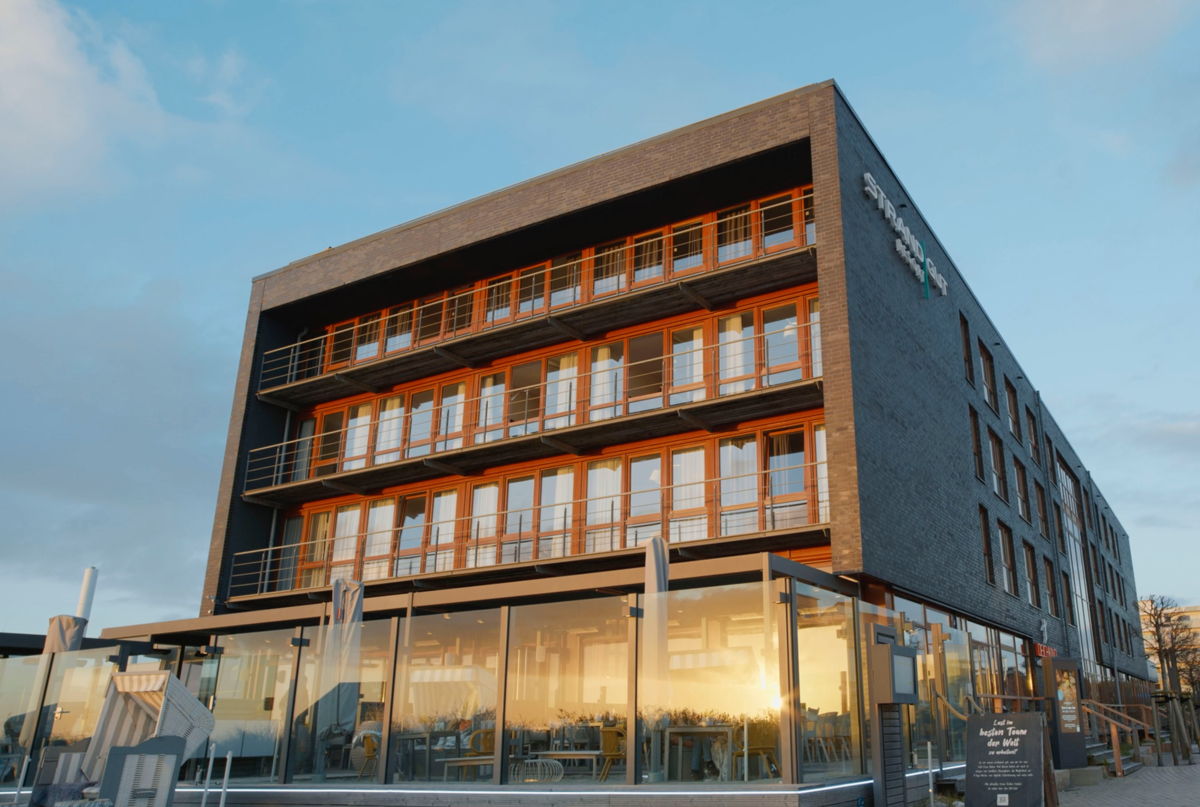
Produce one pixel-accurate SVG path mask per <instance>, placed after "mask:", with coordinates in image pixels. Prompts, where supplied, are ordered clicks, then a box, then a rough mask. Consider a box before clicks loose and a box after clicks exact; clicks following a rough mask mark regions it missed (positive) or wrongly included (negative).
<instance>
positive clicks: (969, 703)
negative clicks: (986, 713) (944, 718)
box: [933, 690, 983, 720]
mask: <svg viewBox="0 0 1200 807" xmlns="http://www.w3.org/2000/svg"><path fill="white" fill-rule="evenodd" d="M933 695H934V697H935V698H936V699H937V700H938V701H940V702H941V704H942V705H943V706H945V707H946V708H947V709H949V710H950V714H952V715H954V716H955V717H957V718H958V719H959V720H969V719H970V716H969V715H967V714H963V713H962V712H960V711H958V709H957V708H955V706H954V704H953V703H951V702H950V699H949V698H947V697H946V696H945V695H943V694H942V693H941V692H938V691H936V690H935V691H934V693H933ZM963 700H965V701H966V702H967V711H968V712H970V711H971V708H972V707H974V708H975V709H976V710H978V711H979V712H980V713H982V711H983V710H982V709H979V705H978V704H976V703H975V701H974V700H973V699H972V698H971V696H970V695H964V696H963Z"/></svg>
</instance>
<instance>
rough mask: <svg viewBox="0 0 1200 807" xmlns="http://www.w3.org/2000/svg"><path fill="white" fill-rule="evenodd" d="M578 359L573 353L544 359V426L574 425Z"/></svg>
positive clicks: (550, 427)
mask: <svg viewBox="0 0 1200 807" xmlns="http://www.w3.org/2000/svg"><path fill="white" fill-rule="evenodd" d="M578 360H579V357H578V355H577V354H575V353H568V354H566V355H565V356H555V357H554V358H551V359H547V360H546V428H547V429H561V428H564V427H566V426H574V425H575V398H576V389H577V385H578V381H579V379H578V363H579V362H578Z"/></svg>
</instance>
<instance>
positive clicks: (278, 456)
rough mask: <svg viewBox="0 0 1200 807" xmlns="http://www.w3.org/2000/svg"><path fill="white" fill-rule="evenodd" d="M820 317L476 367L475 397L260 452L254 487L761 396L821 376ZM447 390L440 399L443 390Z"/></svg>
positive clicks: (249, 469)
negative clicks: (549, 362) (579, 361)
mask: <svg viewBox="0 0 1200 807" xmlns="http://www.w3.org/2000/svg"><path fill="white" fill-rule="evenodd" d="M818 327H819V325H818V323H815V322H814V323H793V324H789V325H787V326H785V327H783V328H780V329H777V330H769V331H766V332H764V333H761V334H755V335H753V336H749V337H738V338H735V339H728V340H723V341H720V342H718V344H715V345H708V346H705V347H701V348H696V349H693V350H688V351H680V352H675V353H672V354H670V355H664V356H659V357H655V358H652V359H647V360H644V361H638V362H629V363H616V362H613V361H609V362H607V363H606V365H605V366H604V368H603V369H594V370H590V371H588V372H583V373H577V374H575V373H573V374H571V375H565V374H559V375H558V377H556V378H553V379H549V378H548V379H546V380H543V381H541V382H539V383H537V384H533V385H529V386H525V387H518V388H507V387H505V386H502V385H501V386H485V385H484V384H483V383H482V379H483V378H484V377H495V374H496V373H497V371H495V370H493V371H489V372H481V373H476V374H474V375H473V376H468V377H464V381H466V380H467V379H470V384H469V385H465V386H464V388H463V389H464V390H465V389H467V388H470V389H471V390H472V391H473V392H474V394H473V395H471V396H468V395H466V394H465V392H464V393H462V394H458V393H457V392H455V393H454V394H447V392H446V390H447V389H448V388H449V389H452V390H453V389H456V388H457V384H458V382H456V381H442V382H441V383H440V384H439V386H440V388H441V389H440V390H432V389H429V388H426V389H425V392H427V393H428V394H429V396H430V397H429V398H428V399H427V401H428V403H427V404H425V405H423V407H421V408H416V409H414V408H413V407H407V408H405V407H395V408H391V409H388V410H386V411H381V410H382V407H379V406H377V407H376V409H375V411H374V412H373V415H372V417H371V418H370V419H367V418H357V419H348V422H349V424H350V425H348V426H346V427H345V428H341V429H337V430H332V431H324V432H318V433H314V434H311V435H308V436H304V437H300V438H296V439H292V440H286V441H284V442H281V443H276V444H273V445H268V446H262V447H259V448H255V449H252V450H251V451H250V453H249V456H248V457H247V461H246V477H245V489H246V490H247V491H252V490H262V489H265V488H270V487H275V486H279V485H286V484H290V483H296V482H303V481H306V480H309V479H313V478H317V477H321V476H327V475H332V474H338V473H345V472H352V471H355V470H362V469H365V468H371V467H379V466H383V465H390V464H394V463H399V462H404V461H408V460H415V459H419V458H424V457H432V456H436V455H438V454H443V453H446V452H451V451H458V450H461V449H464V448H469V447H472V446H480V445H484V444H487V443H494V442H497V441H504V440H515V439H520V438H527V437H530V436H532V435H540V434H544V433H547V432H553V431H555V430H559V429H565V428H569V427H574V426H580V425H584V424H600V423H604V422H607V421H612V420H613V419H615V418H621V417H627V416H634V415H639V414H644V413H648V412H653V411H657V410H669V409H672V408H677V407H681V406H684V405H688V404H695V403H697V402H702V401H714V400H716V399H718V398H724V397H730V396H735V395H742V394H747V393H754V392H756V391H760V390H763V389H767V388H770V387H774V386H779V385H782V384H788V383H794V382H798V381H803V380H812V379H814V378H817V377H819V376H820V373H821V367H822V361H821V348H820V337H819V331H818V330H817V329H818ZM439 393H440V394H441V398H440V400H435V399H434V397H433V396H434V395H435V394H439Z"/></svg>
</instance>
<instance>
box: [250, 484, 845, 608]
mask: <svg viewBox="0 0 1200 807" xmlns="http://www.w3.org/2000/svg"><path fill="white" fill-rule="evenodd" d="M497 481H499V480H497ZM476 484H490V483H487V482H484V483H476ZM406 495H407V498H409V499H412V498H414V497H422V498H423V499H424V501H425V502H426V503H430V502H431V497H430V496H429V495H428V492H424V493H410V494H406ZM456 501H457V502H458V503H459V506H460V507H461V509H463V510H466V509H467V507H468V505H469V503H470V501H471V497H470V496H466V495H460V496H457V497H456ZM429 507H430V509H429V510H428V511H427V512H426V513H425V514H424V515H422V516H421V517H420V518H405V519H403V522H404V523H403V524H402V525H400V526H395V527H389V528H387V529H382V530H376V531H373V532H357V533H354V534H351V535H336V534H328V535H324V536H322V537H321V538H320V539H318V540H310V541H303V542H298V543H289V544H285V545H281V546H273V547H270V548H267V549H255V550H249V551H244V552H238V553H235V555H234V558H233V563H232V568H231V572H230V596H231V597H240V596H249V595H254V594H264V593H273V592H275V593H277V592H287V591H294V590H300V589H310V588H319V587H322V586H327V585H330V584H331V582H332V581H333V580H334V579H337V578H339V577H340V578H351V579H360V580H383V579H389V578H401V577H411V576H413V575H420V574H431V573H435V572H448V571H454V570H463V569H480V568H485V567H490V566H496V565H500V564H511V563H522V562H528V561H546V560H552V559H561V558H567V557H571V556H579V555H592V554H597V553H604V552H614V551H619V550H622V549H631V548H635V547H638V546H641V545H642V544H644V543H645V542H646V541H648V540H649V539H650V538H652V537H655V536H661V537H664V538H665V539H666V540H667V542H668V545H675V544H682V543H691V542H697V541H706V540H712V539H718V538H731V537H736V536H739V535H747V536H749V535H753V534H755V533H769V532H777V531H786V530H798V529H801V528H807V527H813V526H816V525H821V524H826V523H828V521H829V483H828V476H827V471H826V464H825V462H812V463H805V464H800V465H787V466H783V465H781V466H777V467H771V468H768V469H767V470H761V471H754V472H751V473H745V474H735V475H728V476H721V477H717V478H714V479H700V480H695V481H687V482H682V483H679V484H675V485H671V486H665V487H652V488H646V489H642V490H634V491H619V490H612V491H607V490H606V491H603V492H602V493H601V494H599V495H593V496H590V497H588V498H582V499H569V500H568V499H564V500H556V501H546V500H541V501H538V502H535V503H534V504H531V505H530V506H527V507H523V508H520V509H509V510H500V509H498V508H496V507H491V506H489V507H486V508H485V509H483V510H482V511H479V512H470V513H468V514H466V515H457V510H456V515H455V517H453V518H448V519H442V520H436V517H435V515H434V510H433V509H432V508H433V505H432V504H429ZM398 511H399V508H397V512H398ZM334 533H336V529H334Z"/></svg>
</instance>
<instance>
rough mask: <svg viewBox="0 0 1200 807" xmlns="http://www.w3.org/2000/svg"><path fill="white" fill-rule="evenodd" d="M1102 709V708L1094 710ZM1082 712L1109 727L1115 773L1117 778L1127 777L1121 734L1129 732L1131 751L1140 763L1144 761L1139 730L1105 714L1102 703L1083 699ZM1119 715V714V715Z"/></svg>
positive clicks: (1081, 702)
mask: <svg viewBox="0 0 1200 807" xmlns="http://www.w3.org/2000/svg"><path fill="white" fill-rule="evenodd" d="M1093 707H1100V708H1098V709H1097V708H1093ZM1079 708H1080V711H1081V712H1083V713H1084V714H1087V715H1091V716H1092V717H1093V718H1095V719H1096V720H1098V721H1100V722H1101V723H1103V724H1107V725H1108V737H1109V747H1110V748H1111V749H1112V758H1113V773H1114V774H1116V775H1117V776H1124V775H1125V762H1124V760H1123V759H1122V758H1121V737H1120V735H1121V732H1122V731H1125V732H1128V733H1129V735H1130V750H1131V751H1132V752H1133V757H1134V759H1136V760H1137V761H1138V762H1141V760H1142V748H1141V744H1140V743H1139V742H1138V737H1137V729H1136V728H1134V727H1133V726H1129V725H1126V724H1125V723H1122V722H1121V721H1119V720H1117V719H1116V718H1114V717H1112V716H1111V715H1108V714H1105V712H1104V710H1106V709H1107V707H1106V706H1105V705H1104V704H1102V703H1097V702H1096V701H1093V700H1087V699H1083V700H1081V701H1080V704H1079ZM1118 714H1119V713H1118Z"/></svg>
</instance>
